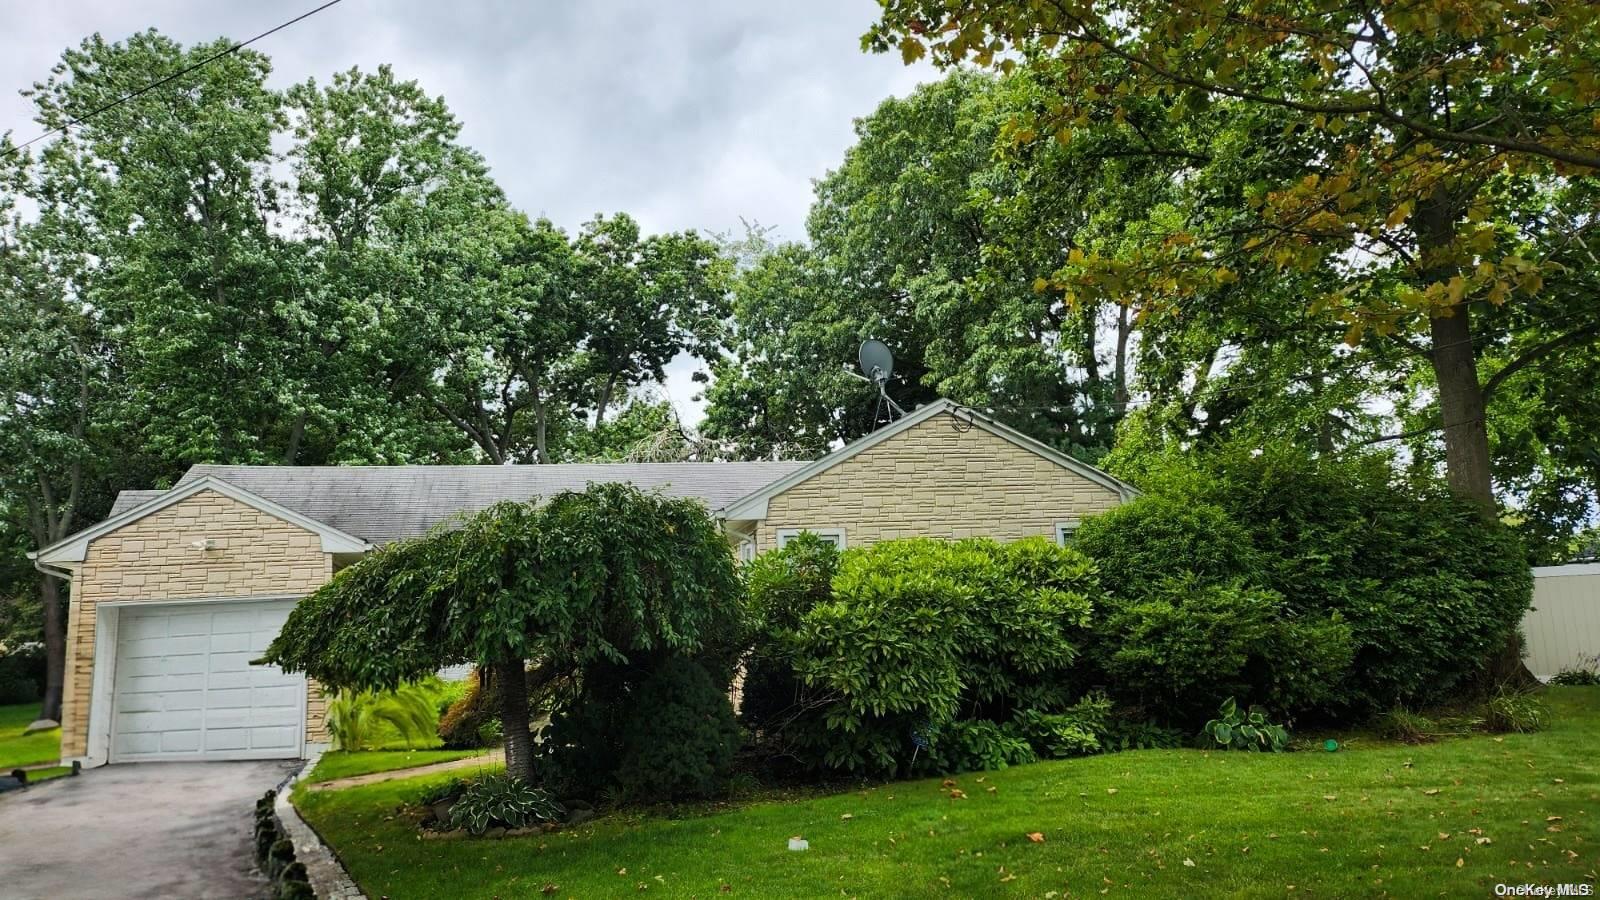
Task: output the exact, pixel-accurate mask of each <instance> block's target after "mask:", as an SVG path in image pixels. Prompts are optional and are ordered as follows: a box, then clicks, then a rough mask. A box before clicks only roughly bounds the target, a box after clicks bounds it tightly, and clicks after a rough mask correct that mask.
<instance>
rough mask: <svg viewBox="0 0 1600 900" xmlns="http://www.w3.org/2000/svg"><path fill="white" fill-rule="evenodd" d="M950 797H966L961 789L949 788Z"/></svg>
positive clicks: (963, 798)
mask: <svg viewBox="0 0 1600 900" xmlns="http://www.w3.org/2000/svg"><path fill="white" fill-rule="evenodd" d="M950 799H951V800H965V799H967V792H966V791H963V790H962V789H960V788H951V789H950Z"/></svg>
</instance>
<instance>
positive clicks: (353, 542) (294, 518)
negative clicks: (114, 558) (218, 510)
mask: <svg viewBox="0 0 1600 900" xmlns="http://www.w3.org/2000/svg"><path fill="white" fill-rule="evenodd" d="M201 491H216V492H217V493H219V494H222V495H223V496H225V497H230V498H232V499H234V500H237V501H239V502H240V503H243V504H244V505H246V506H249V507H253V508H255V509H257V510H260V511H261V512H264V513H266V514H267V515H269V516H272V517H274V518H277V519H282V520H283V521H285V522H288V523H289V524H291V525H298V526H299V527H301V528H304V529H305V530H307V531H309V532H312V533H313V534H316V535H317V536H318V537H320V538H321V539H322V552H324V553H365V552H367V551H369V550H371V549H372V545H371V544H369V543H367V542H366V541H364V540H362V539H361V538H358V537H356V536H355V535H352V534H346V533H345V532H343V531H340V530H339V529H337V528H334V527H332V526H330V525H325V524H323V523H322V522H318V521H317V520H316V519H313V518H310V517H309V516H304V515H301V514H300V513H297V512H295V511H294V510H292V509H290V508H288V507H287V506H283V505H281V504H277V503H274V502H272V501H271V500H268V499H267V498H265V497H262V496H259V495H256V494H252V493H250V492H249V491H247V490H245V489H244V488H241V487H237V486H235V485H232V484H229V483H228V482H226V481H223V480H221V479H219V478H216V477H213V476H211V475H202V476H201V477H199V478H196V479H195V480H193V481H190V482H187V483H185V484H181V485H179V486H178V487H175V488H173V489H172V490H170V491H167V492H166V493H164V494H162V495H161V496H159V497H152V498H151V499H150V500H148V501H146V502H145V503H141V504H140V505H138V506H135V507H134V508H133V509H130V510H127V511H126V512H123V513H122V514H120V515H116V516H112V517H111V518H109V519H107V520H105V521H104V522H101V523H100V524H99V525H95V526H93V527H90V528H86V529H84V530H83V531H80V532H78V533H77V534H75V535H72V536H71V537H68V538H65V539H63V540H60V541H57V542H56V543H54V544H51V545H50V546H48V547H45V548H43V549H41V550H39V551H38V552H37V553H31V554H29V556H30V557H31V558H33V559H35V560H37V561H38V562H42V563H48V564H56V565H61V564H67V563H75V562H83V560H84V557H85V556H86V555H88V552H89V542H90V541H93V540H94V539H95V538H99V537H103V536H105V535H107V534H110V533H111V532H113V531H116V530H117V529H119V528H122V527H123V526H125V525H128V524H129V523H132V522H135V521H138V520H139V519H142V518H144V517H145V516H148V515H150V514H151V513H155V512H160V511H161V510H163V509H166V508H167V507H169V506H172V505H173V504H175V503H179V502H182V501H184V500H187V499H188V498H190V497H193V496H194V495H195V494H198V493H200V492H201Z"/></svg>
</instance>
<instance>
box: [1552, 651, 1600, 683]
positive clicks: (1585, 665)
mask: <svg viewBox="0 0 1600 900" xmlns="http://www.w3.org/2000/svg"><path fill="white" fill-rule="evenodd" d="M1550 683H1551V684H1564V685H1569V686H1580V687H1581V686H1588V685H1600V653H1596V654H1594V655H1593V656H1580V657H1578V664H1577V665H1575V666H1569V667H1568V668H1565V669H1562V670H1561V671H1559V672H1557V673H1556V674H1555V675H1553V676H1551V678H1550Z"/></svg>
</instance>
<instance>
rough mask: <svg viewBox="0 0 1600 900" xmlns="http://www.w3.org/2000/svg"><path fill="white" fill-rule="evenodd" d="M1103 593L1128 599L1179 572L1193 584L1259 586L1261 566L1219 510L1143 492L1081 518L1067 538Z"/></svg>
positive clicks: (1244, 534)
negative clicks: (1086, 561)
mask: <svg viewBox="0 0 1600 900" xmlns="http://www.w3.org/2000/svg"><path fill="white" fill-rule="evenodd" d="M1072 546H1073V547H1074V548H1075V549H1077V550H1079V551H1082V552H1083V553H1084V554H1085V555H1087V556H1088V557H1089V558H1090V559H1092V560H1094V561H1095V565H1096V567H1097V568H1098V570H1099V573H1100V584H1101V586H1102V587H1103V588H1105V590H1106V593H1108V594H1111V595H1114V596H1118V597H1122V598H1124V599H1126V600H1134V599H1137V598H1140V597H1143V596H1146V595H1148V594H1150V593H1152V592H1154V591H1156V590H1158V589H1159V588H1160V586H1161V584H1162V582H1164V581H1165V580H1166V579H1167V578H1168V577H1170V576H1171V575H1173V574H1175V573H1178V572H1183V573H1187V574H1192V575H1194V576H1195V577H1196V579H1197V580H1199V581H1206V582H1221V583H1231V582H1238V581H1244V582H1248V583H1253V584H1259V583H1260V581H1259V576H1260V574H1261V572H1262V571H1263V569H1264V568H1265V566H1266V560H1264V559H1263V558H1262V556H1261V554H1260V553H1258V552H1257V551H1256V550H1255V546H1254V543H1253V542H1252V540H1251V535H1250V532H1249V530H1248V529H1246V528H1245V527H1244V526H1243V525H1241V524H1239V523H1238V522H1237V521H1235V520H1234V519H1233V518H1231V517H1230V516H1229V515H1228V512H1227V511H1226V510H1225V509H1223V508H1222V507H1220V506H1217V505H1215V504H1212V503H1206V502H1203V501H1202V502H1195V501H1194V500H1192V499H1190V498H1187V497H1179V496H1167V495H1164V494H1160V493H1149V494H1145V495H1143V496H1141V497H1139V498H1138V499H1137V500H1135V501H1134V502H1132V503H1125V504H1123V505H1121V506H1118V507H1116V508H1114V509H1112V510H1110V511H1109V512H1105V513H1102V514H1100V515H1098V516H1092V517H1090V518H1089V519H1086V520H1085V521H1084V522H1083V523H1082V524H1081V525H1079V526H1078V530H1077V532H1076V533H1075V534H1074V535H1073V537H1072Z"/></svg>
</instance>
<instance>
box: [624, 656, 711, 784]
mask: <svg viewBox="0 0 1600 900" xmlns="http://www.w3.org/2000/svg"><path fill="white" fill-rule="evenodd" d="M738 749H739V726H738V723H737V722H736V721H735V720H734V716H733V707H732V706H731V705H729V703H728V694H727V691H726V689H725V687H723V686H719V685H718V684H717V683H716V682H715V681H713V679H712V678H711V675H710V674H709V673H707V672H706V670H705V668H704V667H703V666H701V665H700V664H699V663H697V662H695V661H693V660H690V659H686V658H684V657H679V656H675V657H672V658H670V659H668V660H667V661H666V662H665V663H663V664H662V665H661V666H660V667H659V668H657V669H656V671H655V672H654V674H652V675H651V676H650V677H649V678H648V679H646V680H645V682H644V683H643V684H642V685H640V687H639V690H638V694H637V696H636V700H635V702H634V703H633V709H632V715H630V716H629V717H628V718H627V719H626V720H625V722H624V731H623V734H622V754H621V760H620V764H619V765H618V767H617V773H616V785H617V789H618V793H619V795H620V796H621V797H622V798H623V799H625V800H628V801H633V802H651V801H659V800H685V799H697V798H705V797H711V796H713V795H715V794H718V793H720V792H721V791H722V789H723V788H724V787H725V785H726V784H727V779H728V772H729V770H730V769H732V767H733V755H734V753H735V752H736V751H737V750H738Z"/></svg>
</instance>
